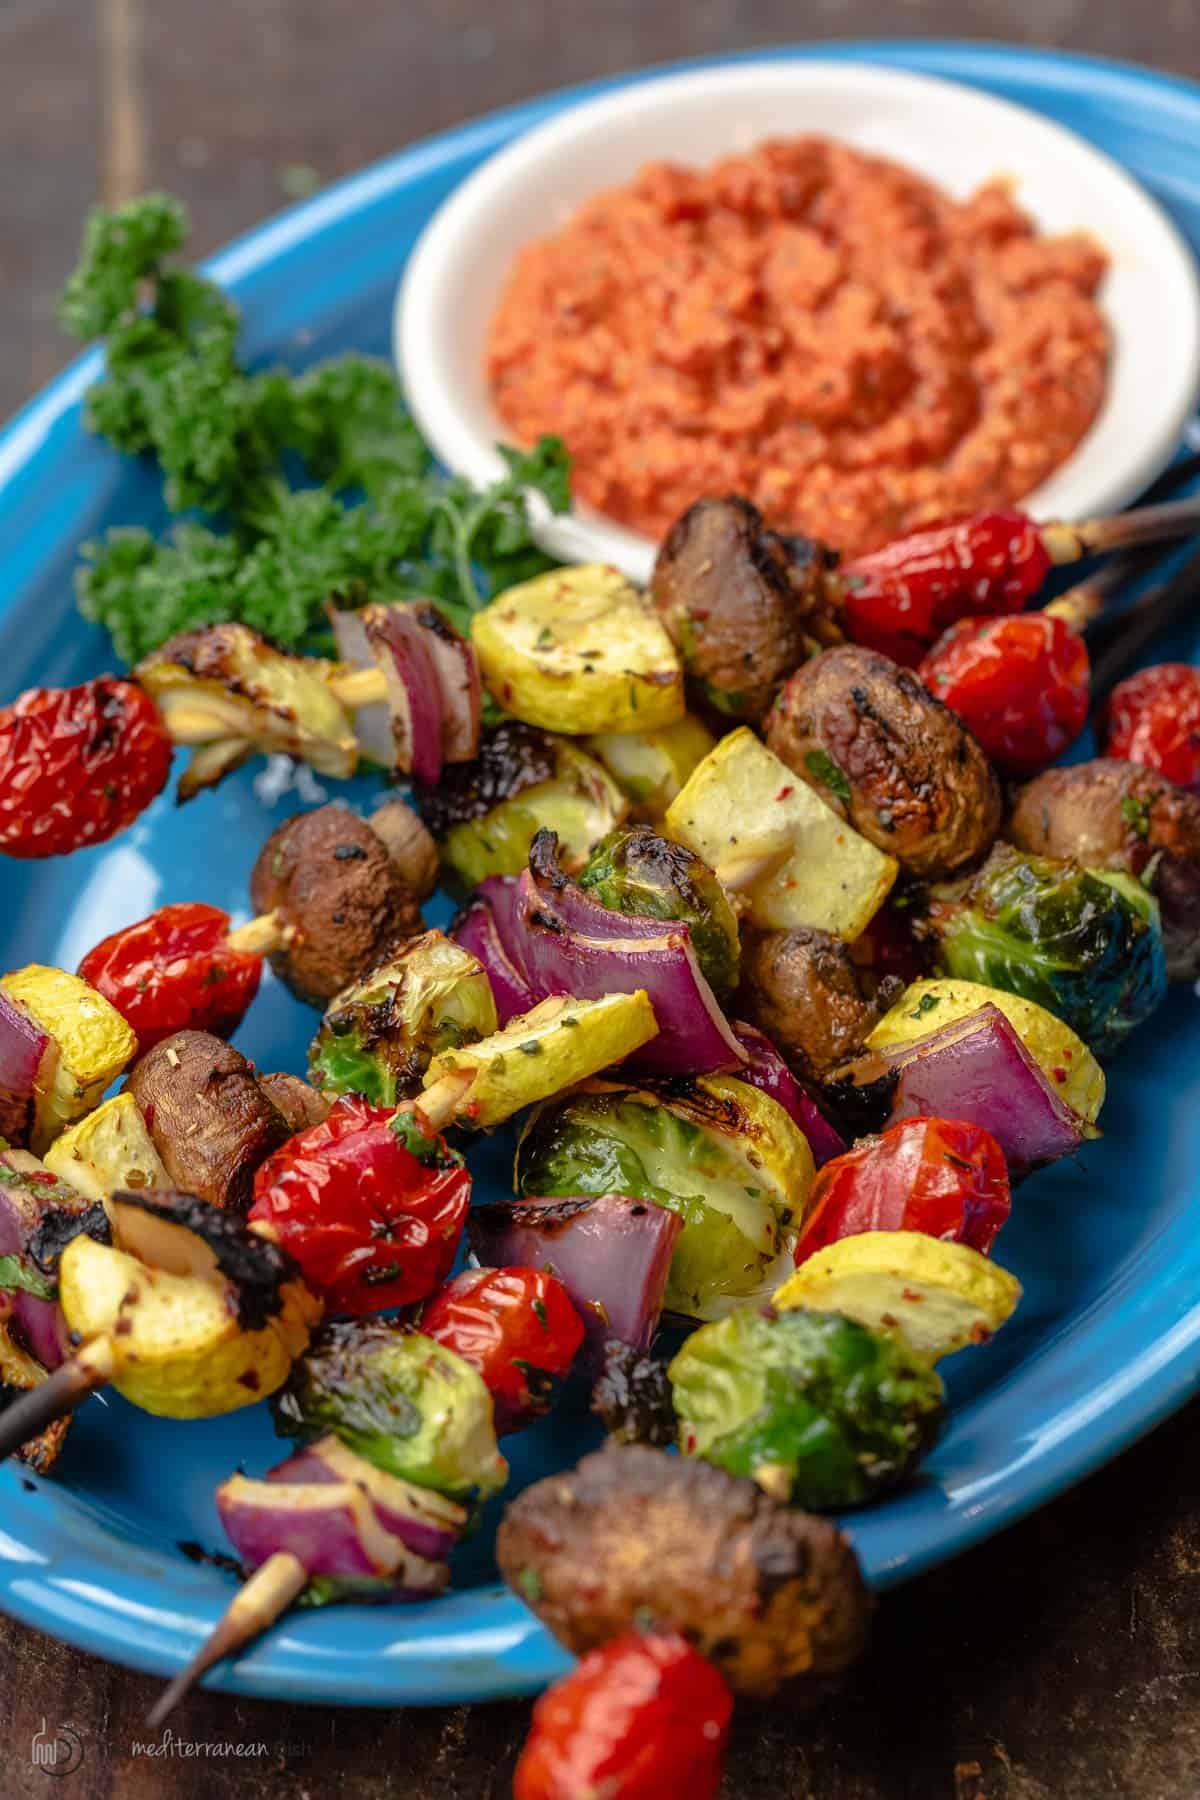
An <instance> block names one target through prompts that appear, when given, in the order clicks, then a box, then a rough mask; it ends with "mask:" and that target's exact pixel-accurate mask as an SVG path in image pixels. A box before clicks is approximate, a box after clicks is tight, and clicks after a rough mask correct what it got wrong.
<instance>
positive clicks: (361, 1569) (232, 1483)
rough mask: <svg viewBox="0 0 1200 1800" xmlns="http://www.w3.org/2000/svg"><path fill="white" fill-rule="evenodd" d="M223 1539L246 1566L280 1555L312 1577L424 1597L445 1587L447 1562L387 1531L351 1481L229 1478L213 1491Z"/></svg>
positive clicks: (447, 1578) (366, 1497)
mask: <svg viewBox="0 0 1200 1800" xmlns="http://www.w3.org/2000/svg"><path fill="white" fill-rule="evenodd" d="M217 1511H218V1512H219V1513H220V1515H221V1524H222V1525H223V1526H224V1528H225V1535H226V1536H227V1537H228V1539H229V1541H230V1543H231V1544H232V1545H233V1547H234V1549H235V1550H236V1551H237V1553H238V1555H239V1557H240V1558H241V1560H242V1561H243V1562H244V1563H245V1564H246V1566H247V1567H248V1568H258V1567H259V1565H260V1564H262V1563H265V1562H266V1561H267V1560H268V1558H270V1557H272V1556H275V1555H277V1554H278V1553H279V1552H280V1551H285V1552H287V1553H288V1554H289V1555H291V1556H294V1557H296V1559H297V1560H298V1561H299V1562H301V1563H302V1564H303V1565H304V1567H305V1569H306V1570H307V1571H308V1573H309V1575H310V1576H313V1575H330V1576H334V1577H336V1578H341V1579H344V1580H351V1581H354V1580H362V1579H368V1580H381V1579H383V1578H387V1579H388V1580H389V1581H391V1582H393V1583H395V1584H396V1586H397V1588H398V1589H399V1590H400V1592H401V1593H402V1594H410V1595H412V1596H413V1597H414V1598H423V1597H424V1596H425V1595H427V1594H436V1593H438V1592H440V1590H441V1589H442V1588H444V1587H445V1586H446V1583H447V1581H448V1580H449V1575H450V1571H449V1570H448V1568H447V1567H446V1565H445V1563H439V1562H428V1561H426V1559H425V1558H424V1557H421V1556H416V1555H414V1554H413V1552H412V1551H411V1550H409V1549H408V1547H407V1546H406V1545H405V1544H403V1543H401V1541H400V1539H399V1538H398V1537H394V1536H393V1535H392V1533H391V1532H390V1531H386V1530H385V1529H384V1527H383V1526H382V1525H381V1524H380V1522H379V1520H378V1518H377V1517H376V1514H375V1509H374V1507H373V1506H372V1504H371V1501H370V1499H369V1497H368V1496H367V1495H366V1494H365V1493H364V1492H363V1490H362V1489H361V1488H360V1487H358V1486H357V1485H356V1484H355V1483H354V1482H352V1481H334V1482H312V1483H309V1482H304V1483H299V1484H295V1485H286V1484H284V1483H282V1482H278V1481H249V1480H247V1479H246V1477H245V1476H244V1475H231V1476H230V1478H229V1480H228V1481H224V1482H222V1483H221V1486H220V1487H219V1488H218V1489H217Z"/></svg>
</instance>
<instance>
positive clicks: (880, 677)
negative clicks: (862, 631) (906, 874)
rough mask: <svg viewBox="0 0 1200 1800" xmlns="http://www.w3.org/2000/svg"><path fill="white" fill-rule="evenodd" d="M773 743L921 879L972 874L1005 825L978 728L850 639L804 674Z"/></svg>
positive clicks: (774, 728)
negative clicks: (963, 871) (964, 872)
mask: <svg viewBox="0 0 1200 1800" xmlns="http://www.w3.org/2000/svg"><path fill="white" fill-rule="evenodd" d="M767 743H768V745H769V746H770V748H771V749H772V750H773V751H774V752H775V754H776V756H778V757H780V758H781V759H782V760H783V761H784V762H785V763H786V764H787V765H788V767H789V769H793V770H795V772H796V774H797V775H799V776H800V778H801V780H803V781H806V782H807V783H808V785H809V787H811V788H814V789H815V790H816V792H817V793H819V794H820V796H821V798H822V799H823V800H824V801H826V802H827V803H828V804H829V805H830V806H832V807H833V808H834V809H835V811H837V812H840V813H841V814H842V816H843V817H844V818H847V819H849V821H850V823H851V824H852V825H853V826H854V829H855V830H856V831H859V832H861V833H862V835H863V837H865V838H869V839H870V841H871V843H873V844H876V845H878V847H879V848H880V849H881V850H886V851H888V852H889V853H890V854H891V855H892V856H895V857H897V858H898V859H899V861H900V862H901V863H902V864H903V865H904V867H905V868H907V869H910V870H911V871H912V873H913V874H915V875H921V876H925V877H927V878H929V879H934V878H936V877H938V876H942V875H949V874H952V873H953V871H954V870H956V869H962V868H965V867H967V866H968V865H969V864H970V863H973V862H975V861H977V860H978V859H979V858H980V857H982V856H983V855H984V854H985V853H986V851H987V850H988V849H989V848H990V847H991V844H992V842H993V840H994V838H995V836H996V833H997V831H998V830H999V828H1000V813H1001V796H1000V784H999V782H998V781H997V779H996V775H995V771H994V770H993V769H992V766H991V764H990V763H989V762H988V760H987V758H986V756H985V755H984V753H983V751H982V750H981V749H980V747H979V745H978V744H977V743H976V741H975V739H974V738H973V737H972V735H971V733H970V732H969V731H968V730H967V727H966V726H965V725H964V724H963V722H962V720H961V719H959V718H957V717H956V716H955V715H954V713H952V712H951V711H950V710H949V708H948V707H946V706H943V705H942V702H941V701H940V700H937V699H935V698H934V696H933V695H932V694H931V693H929V692H928V690H927V689H926V688H924V687H923V686H922V685H921V683H920V681H918V679H917V677H916V676H915V675H914V674H912V673H911V672H910V671H909V670H908V669H901V668H899V667H898V666H897V664H896V663H894V662H892V661H891V660H890V659H889V658H888V657H886V656H880V655H878V654H877V653H876V652H875V651H874V650H863V649H860V648H859V647H858V646H857V645H854V644H841V645H839V646H838V647H837V648H836V649H833V650H825V651H822V653H821V655H820V656H816V657H814V658H813V659H812V661H811V662H808V663H805V664H804V666H803V667H802V668H800V669H797V671H796V673H795V674H794V675H793V676H792V677H791V679H790V681H788V683H787V685H786V687H785V688H784V689H783V692H782V693H781V694H780V696H779V699H778V701H777V702H776V704H775V706H774V708H773V709H772V711H771V715H770V717H769V719H768V720H767ZM830 779H832V781H833V782H834V786H833V787H832V788H831V787H830V785H829V780H830ZM847 789H848V790H849V797H848V798H847Z"/></svg>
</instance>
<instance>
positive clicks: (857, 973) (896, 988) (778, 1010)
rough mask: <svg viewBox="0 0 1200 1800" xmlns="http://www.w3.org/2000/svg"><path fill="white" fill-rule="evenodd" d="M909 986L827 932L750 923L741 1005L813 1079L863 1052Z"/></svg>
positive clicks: (746, 1015)
mask: <svg viewBox="0 0 1200 1800" xmlns="http://www.w3.org/2000/svg"><path fill="white" fill-rule="evenodd" d="M903 986H904V983H903V981H901V980H900V979H899V978H898V977H893V976H885V977H884V978H883V980H882V981H880V982H876V981H875V980H874V978H873V977H872V976H871V975H870V974H869V972H867V971H864V970H863V969H862V968H861V967H860V966H859V965H858V964H857V963H856V962H855V960H854V957H853V955H852V953H851V950H850V946H849V944H844V943H843V942H842V940H841V939H840V938H836V937H833V936H832V935H831V934H830V933H829V932H827V931H816V930H810V929H800V930H794V931H755V930H753V929H752V928H750V927H743V930H742V986H741V992H740V994H739V997H738V1008H737V1010H738V1012H739V1014H740V1016H742V1017H744V1018H747V1019H749V1020H750V1023H751V1024H752V1025H757V1026H758V1028H759V1030H760V1031H765V1032H766V1034H767V1036H768V1037H769V1038H770V1039H771V1040H772V1042H773V1043H775V1044H776V1045H777V1046H778V1048H779V1049H780V1050H782V1052H783V1054H784V1056H785V1057H786V1058H787V1060H788V1061H789V1062H790V1063H791V1064H792V1065H793V1066H794V1067H795V1068H796V1069H797V1070H798V1071H799V1073H800V1074H801V1075H804V1076H807V1077H808V1079H809V1080H812V1081H819V1080H820V1079H821V1077H822V1076H823V1075H825V1074H827V1073H828V1071H829V1070H830V1069H832V1068H834V1067H835V1066H836V1065H837V1064H838V1063H840V1062H844V1061H845V1059H846V1058H847V1057H850V1056H853V1055H855V1054H856V1052H858V1051H859V1050H861V1049H862V1047H863V1045H864V1044H865V1043H866V1041H867V1038H868V1036H869V1035H870V1033H871V1032H872V1030H873V1029H874V1028H875V1026H876V1025H877V1024H878V1022H879V1020H880V1019H881V1018H882V1016H883V1014H884V1013H885V1012H886V1011H887V1009H888V1006H889V1005H890V1004H891V1002H892V1001H893V1000H894V999H896V998H897V997H898V996H899V994H900V992H901V990H902V989H903Z"/></svg>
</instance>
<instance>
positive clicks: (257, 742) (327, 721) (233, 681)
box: [136, 624, 358, 779]
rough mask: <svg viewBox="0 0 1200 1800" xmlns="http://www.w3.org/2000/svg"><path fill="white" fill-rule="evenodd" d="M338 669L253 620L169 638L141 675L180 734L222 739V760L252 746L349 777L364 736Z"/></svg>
mask: <svg viewBox="0 0 1200 1800" xmlns="http://www.w3.org/2000/svg"><path fill="white" fill-rule="evenodd" d="M331 669H332V665H331V664H330V663H326V662H321V661H319V660H318V659H317V658H316V657H312V656H288V655H286V654H285V653H284V652H283V651H282V650H276V649H275V647H274V645H272V644H268V643H267V641H266V639H265V638H261V637H259V635H258V633H257V632H256V631H251V630H250V628H249V626H247V625H237V624H223V625H208V626H205V627H204V628H203V629H202V630H199V631H188V632H181V633H180V634H179V635H178V636H177V637H173V638H171V639H169V640H168V642H167V643H166V644H164V645H163V647H162V649H161V650H155V651H154V652H152V654H151V655H150V656H147V657H146V658H145V659H144V660H143V661H142V662H140V663H139V664H138V666H137V670H136V675H137V679H138V681H139V682H140V683H141V685H142V686H143V687H144V688H145V689H146V692H147V693H148V694H149V695H150V696H151V697H152V699H153V700H154V701H155V702H156V704H157V706H158V709H159V711H160V712H161V713H162V716H163V718H164V720H165V721H166V726H167V730H168V731H169V732H170V734H171V736H172V738H173V739H174V741H175V742H176V743H177V744H199V745H212V744H219V745H220V746H221V747H222V748H221V750H220V751H219V752H217V753H216V762H217V764H218V765H220V766H221V767H222V768H228V767H235V766H236V764H237V761H238V759H239V756H240V755H243V754H248V752H249V747H251V746H252V747H253V748H254V749H256V750H260V751H262V753H263V754H264V755H270V754H272V752H279V753H282V754H283V755H286V756H295V757H298V758H299V759H300V761H302V762H306V763H309V764H311V766H312V767H313V768H314V769H315V770H316V771H317V773H318V774H319V775H329V776H331V777H334V778H337V779H347V778H348V777H349V776H351V775H353V773H354V771H355V769H356V768H357V766H358V740H357V738H356V737H355V735H354V731H353V727H352V725H351V720H350V714H349V713H348V712H347V710H346V708H345V707H344V706H343V705H342V704H341V702H340V701H339V700H337V699H336V698H335V697H334V695H333V693H332V692H331V691H330V688H329V686H328V677H329V674H330V672H331ZM238 746H241V748H240V750H239V748H238ZM216 778H217V779H219V778H220V777H219V775H218V776H217V777H216ZM210 779H211V777H210Z"/></svg>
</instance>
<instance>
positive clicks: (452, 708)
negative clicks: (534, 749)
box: [412, 601, 483, 763]
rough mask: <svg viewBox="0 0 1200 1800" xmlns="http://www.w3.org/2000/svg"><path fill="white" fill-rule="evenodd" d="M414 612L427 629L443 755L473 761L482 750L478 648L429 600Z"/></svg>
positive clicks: (415, 607) (452, 758)
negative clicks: (440, 718)
mask: <svg viewBox="0 0 1200 1800" xmlns="http://www.w3.org/2000/svg"><path fill="white" fill-rule="evenodd" d="M412 612H413V616H414V617H415V619H416V622H417V624H418V625H419V626H420V627H421V630H422V631H423V632H424V633H425V645H426V648H427V650H428V651H429V657H430V661H431V662H432V663H433V667H434V673H435V674H436V676H437V682H438V693H439V696H440V698H441V702H442V755H443V757H444V758H445V760H446V761H447V762H451V763H454V762H471V761H473V760H474V758H475V756H476V755H477V754H478V752H479V720H480V715H481V712H482V709H483V683H482V682H481V681H480V679H479V664H478V662H477V661H476V658H475V652H474V650H473V649H472V648H471V646H470V644H468V643H467V641H466V639H465V638H463V637H460V636H459V634H458V632H457V631H455V629H454V627H453V626H452V625H450V624H449V623H448V622H447V621H446V620H445V619H444V618H443V617H442V615H441V613H440V612H439V611H438V609H437V607H436V606H434V605H433V604H432V603H431V602H429V601H418V603H417V604H416V605H415V606H414V607H413V608H412Z"/></svg>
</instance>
